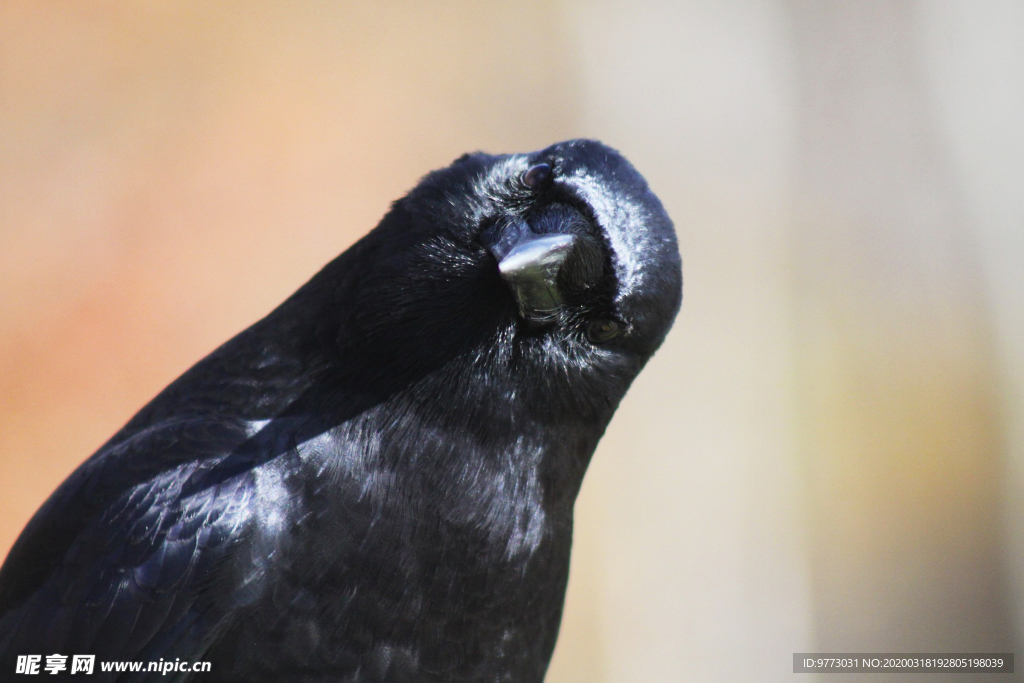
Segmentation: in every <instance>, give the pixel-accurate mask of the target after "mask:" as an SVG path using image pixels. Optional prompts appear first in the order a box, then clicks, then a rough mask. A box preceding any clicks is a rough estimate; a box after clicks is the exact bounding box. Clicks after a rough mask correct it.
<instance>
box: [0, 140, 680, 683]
mask: <svg viewBox="0 0 1024 683" xmlns="http://www.w3.org/2000/svg"><path fill="white" fill-rule="evenodd" d="M540 165H547V166H548V168H543V167H540ZM531 169H532V170H531ZM510 226H518V227H515V228H513V227H510ZM523 226H526V227H525V228H524V227H523ZM527 228H528V229H527ZM513 230H519V231H520V232H521V233H523V234H524V235H525V236H526V237H527V238H533V237H536V236H538V235H539V236H545V235H554V234H571V235H573V236H574V237H573V240H574V241H573V245H574V246H573V248H572V251H571V253H569V255H568V257H566V258H565V263H564V264H561V261H559V264H561V265H560V268H561V269H560V270H559V271H558V279H557V283H556V284H555V285H553V286H554V287H556V288H557V290H558V291H557V292H554V294H555V295H557V296H555V297H554V299H552V298H551V297H547V298H545V299H544V301H549V300H554V301H558V302H560V303H559V305H558V308H557V310H556V311H554V313H552V314H551V315H547V313H546V312H545V315H544V316H539V315H538V316H536V317H535V319H528V317H524V311H528V310H529V305H528V304H524V303H523V301H522V300H520V301H518V302H517V298H516V297H515V296H513V294H512V291H511V290H510V288H509V287H508V286H506V282H505V281H503V279H502V276H501V275H500V274H499V271H498V263H497V260H496V257H495V254H498V255H499V256H498V258H502V257H503V255H504V253H505V252H506V251H508V249H509V244H506V243H507V242H508V241H509V240H510V239H512V237H508V236H509V235H512V236H513V237H515V239H519V238H520V236H518V233H516V234H513V232H512V231H513ZM502 240H504V242H503V241H502ZM517 296H518V295H517ZM524 296H525V295H524ZM680 299H681V270H680V261H679V255H678V251H677V247H676V240H675V234H674V232H673V229H672V224H671V222H670V220H669V219H668V217H667V215H666V214H665V212H664V210H663V209H662V207H661V204H660V203H659V201H658V200H657V198H656V197H655V196H654V195H653V194H652V193H651V192H650V190H649V189H648V187H647V185H646V183H645V181H644V180H643V178H642V177H641V176H640V175H639V174H638V173H637V172H636V171H635V170H634V169H633V168H632V166H630V165H629V163H628V162H626V161H625V159H623V158H622V157H621V156H620V155H619V154H618V153H617V152H615V151H614V150H611V149H610V148H608V147H605V146H603V145H601V144H600V143H597V142H593V141H583V140H577V141H570V142H565V143H560V144H557V145H553V146H552V147H549V148H548V149H545V150H542V151H539V152H535V153H532V154H519V155H503V156H489V155H485V154H472V155H466V156H463V157H461V158H460V159H458V160H456V161H455V162H454V163H453V164H452V165H451V166H450V167H448V168H445V169H442V170H440V171H436V172H434V173H431V174H430V175H428V176H427V177H426V178H424V179H423V181H422V182H421V183H420V184H419V185H418V186H417V187H416V188H415V189H413V190H412V191H411V192H410V193H409V194H408V195H407V196H406V197H405V198H403V199H401V200H399V201H397V202H396V203H395V204H394V206H393V207H392V209H391V211H390V212H389V213H388V214H387V215H386V216H385V217H384V219H383V220H382V221H381V223H380V225H379V226H378V227H377V228H376V229H375V230H373V231H372V232H370V233H369V234H368V235H367V236H366V237H364V238H363V239H362V240H360V241H359V242H358V243H356V244H355V245H354V246H353V247H352V248H351V249H349V250H348V251H346V252H345V253H344V254H342V255H341V256H339V257H338V258H337V259H335V260H334V261H332V262H331V263H329V264H328V265H327V266H326V267H324V269H323V270H322V271H320V273H318V274H317V275H316V276H314V277H313V279H312V280H310V281H309V282H308V283H307V284H306V285H305V286H303V287H302V288H301V289H300V290H299V291H298V292H296V293H295V294H294V295H293V296H292V297H290V298H289V299H288V300H287V301H285V302H284V303H283V304H281V306H279V307H278V308H277V309H276V310H275V311H273V312H272V313H271V314H270V315H269V316H267V317H266V318H265V319H263V320H261V321H260V322H258V323H256V324H255V325H253V326H252V327H250V328H249V329H247V330H245V331H244V332H242V333H241V334H239V335H238V336H236V337H235V338H234V339H232V340H231V341H229V342H227V343H226V344H224V345H223V346H222V347H220V348H219V349H217V350H216V351H214V352H213V353H212V354H210V355H209V356H208V357H207V358H205V359H203V360H202V361H200V362H199V363H198V364H196V365H195V366H194V367H193V368H191V369H190V370H189V371H188V372H186V373H185V374H184V375H182V376H181V377H180V378H179V379H178V380H176V381H175V382H174V383H172V384H171V385H170V386H169V387H167V389H165V390H164V391H163V392H161V393H160V394H159V395H158V396H157V397H156V398H155V399H153V401H152V402H150V403H149V404H148V405H147V406H146V407H144V408H143V409H142V410H141V411H140V412H139V413H138V414H137V415H136V416H135V417H134V418H132V420H131V421H130V422H129V423H128V424H127V425H126V426H125V427H124V428H123V429H122V430H121V431H120V432H118V433H117V434H116V435H114V437H113V438H112V439H111V440H110V441H109V442H108V443H107V444H105V445H104V446H103V447H102V448H101V449H100V450H99V451H98V452H97V453H96V454H94V455H93V456H92V457H91V458H89V459H88V460H87V461H86V462H85V463H83V464H82V465H81V466H80V467H79V468H78V470H76V471H75V472H74V473H73V474H72V475H71V476H70V477H69V478H68V479H67V480H66V481H65V482H64V483H63V484H62V485H61V487H60V488H58V489H57V491H56V492H55V493H54V494H53V495H52V496H51V497H50V499H49V500H48V501H47V502H46V503H45V504H44V505H43V507H42V508H41V509H40V510H39V512H38V513H37V514H36V515H35V517H34V518H33V519H32V521H31V522H30V523H29V525H28V526H27V527H26V529H25V531H24V532H23V533H22V535H21V537H20V538H19V539H18V542H17V543H16V544H15V546H14V548H13V549H12V550H11V553H10V555H9V556H8V558H7V560H6V562H5V563H4V565H3V568H2V569H0V667H2V669H0V670H2V671H4V672H9V671H10V672H13V670H14V658H15V656H16V655H18V654H25V653H37V654H51V653H53V652H57V653H63V654H74V653H84V654H96V655H97V659H98V660H104V659H107V660H158V659H160V658H163V659H165V660H168V659H175V658H181V659H187V660H209V661H211V662H212V663H213V666H212V672H211V673H209V674H204V675H196V676H195V677H194V678H189V675H191V674H189V675H185V674H181V675H179V676H178V677H177V678H175V677H174V676H173V675H170V676H160V675H153V674H150V676H153V678H154V680H155V679H159V680H161V681H169V680H182V681H185V680H203V681H246V682H258V681H328V680H330V681H351V682H370V681H389V682H401V681H488V682H493V681H517V682H524V681H527V682H528V681H540V680H542V679H543V676H544V672H545V669H546V667H547V663H548V660H549V659H550V656H551V652H552V649H553V647H554V642H555V637H556V635H557V631H558V624H559V620H560V618H561V610H562V602H563V598H564V591H565V584H566V579H567V575H568V563H569V550H570V545H571V536H572V506H573V502H574V500H575V498H576V494H577V492H578V490H579V486H580V483H581V481H582V477H583V473H584V471H585V469H586V467H587V464H588V462H589V459H590V456H591V454H592V453H593V450H594V448H595V446H596V445H597V442H598V439H599V438H600V437H601V435H602V433H603V432H604V429H605V427H606V426H607V424H608V421H609V420H610V419H611V416H612V413H613V412H614V410H615V408H616V406H617V405H618V403H619V401H620V400H621V398H622V396H623V395H624V393H625V391H626V389H627V388H628V387H629V384H630V383H631V381H632V380H633V378H634V377H635V376H636V374H637V373H638V372H639V371H640V369H641V368H642V367H643V365H644V363H645V362H646V361H647V359H648V358H649V357H650V355H651V354H652V353H653V352H654V351H655V350H656V349H657V347H658V346H659V345H660V343H661V341H662V339H663V338H664V336H665V334H666V333H667V332H668V329H669V327H670V325H671V323H672V320H673V318H674V317H675V314H676V311H677V310H678V307H679V303H680ZM517 303H518V304H519V305H518V306H517ZM636 457H643V455H642V454H637V455H636ZM3 675H7V674H6V673H4V674H3ZM88 680H93V681H101V680H112V679H111V678H109V677H107V678H105V677H104V675H103V674H101V673H100V672H98V671H97V673H96V674H94V675H93V676H90V677H88ZM118 680H147V679H146V678H145V674H142V675H139V674H136V677H135V678H131V677H130V676H129V675H125V674H122V677H121V678H120V679H118Z"/></svg>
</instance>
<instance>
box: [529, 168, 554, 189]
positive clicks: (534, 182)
mask: <svg viewBox="0 0 1024 683" xmlns="http://www.w3.org/2000/svg"><path fill="white" fill-rule="evenodd" d="M550 178H551V167H550V166H548V165H547V164H537V165H536V166H533V167H532V168H530V170H528V171H527V172H526V173H524V174H523V183H524V184H525V185H526V186H527V187H528V188H530V189H531V190H536V189H537V188H539V187H540V186H541V185H543V184H544V183H546V182H547V181H548V180H549V179H550Z"/></svg>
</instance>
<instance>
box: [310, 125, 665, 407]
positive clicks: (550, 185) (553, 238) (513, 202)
mask: <svg viewBox="0 0 1024 683" xmlns="http://www.w3.org/2000/svg"><path fill="white" fill-rule="evenodd" d="M332 273H333V274H332ZM322 276H324V277H326V278H327V279H328V280H329V281H331V282H333V283H335V284H334V285H332V289H334V291H335V292H336V294H335V296H334V297H333V298H334V300H335V301H336V302H337V306H336V308H335V310H342V311H344V314H343V320H342V321H341V327H342V329H341V332H340V335H339V337H340V339H341V345H342V346H343V347H345V349H344V351H345V354H346V355H347V357H348V358H350V359H351V358H353V354H354V355H355V356H356V357H358V358H359V359H360V362H359V363H358V365H359V367H360V368H363V369H366V372H370V369H371V368H375V370H374V371H373V372H372V379H373V381H374V382H379V381H380V380H379V378H380V377H381V375H382V373H383V374H386V375H387V376H388V377H390V378H401V377H411V376H414V375H418V376H422V375H423V373H429V372H431V371H432V369H433V368H438V367H441V366H444V365H446V364H447V363H449V362H450V361H451V360H452V359H454V358H458V357H463V358H465V357H466V356H467V355H468V356H473V357H475V358H485V357H486V358H490V359H492V360H494V359H495V358H497V357H499V356H500V357H501V358H503V359H504V361H502V362H505V364H506V365H508V363H510V362H513V361H512V359H518V360H517V361H515V362H518V364H519V365H518V367H519V368H520V370H521V371H522V372H521V374H520V376H523V374H522V373H527V374H528V373H529V371H530V368H532V369H533V370H537V372H536V373H535V375H534V376H533V378H532V379H537V378H540V379H539V380H538V381H541V382H544V381H547V380H545V379H543V378H544V377H551V376H566V372H562V371H560V369H561V370H565V369H566V368H567V367H568V366H571V368H570V370H571V371H572V372H573V373H575V374H576V375H577V376H583V375H590V376H593V375H595V374H597V375H603V376H604V377H606V378H608V377H612V376H615V377H619V378H621V380H622V381H620V382H618V384H619V385H620V388H621V391H619V390H615V391H611V392H610V398H609V401H611V402H612V403H617V397H621V393H624V391H625V388H626V387H627V386H628V384H629V382H631V381H632V379H633V377H635V375H636V374H637V373H638V372H639V371H640V369H641V368H642V367H643V364H644V363H645V362H646V360H647V359H648V358H649V357H650V356H651V354H653V353H654V351H655V350H656V349H657V348H658V346H659V345H660V344H661V342H662V340H663V339H664V338H665V335H666V334H667V332H668V330H669V328H670V327H671V325H672V322H673V319H674V318H675V315H676V313H677V311H678V309H679V306H680V302H681V298H682V271H681V262H680V257H679V251H678V247H677V244H676V236H675V232H674V229H673V226H672V221H671V220H670V219H669V217H668V215H667V214H666V213H665V210H664V208H663V207H662V205H661V202H660V201H659V200H658V198H657V197H656V196H655V195H654V194H653V193H652V192H651V190H650V189H649V188H648V185H647V182H646V181H645V180H644V178H643V177H642V176H641V175H640V174H639V173H638V172H637V171H636V169H634V168H633V166H632V165H631V164H630V163H629V162H628V161H627V160H626V159H625V158H624V157H623V156H622V155H621V154H619V153H618V152H616V151H615V150H613V149H611V148H610V147H607V146H605V145H603V144H601V143H599V142H596V141H592V140H571V141H567V142H562V143H558V144H555V145H552V146H550V147H548V148H546V149H543V150H540V151H537V152H532V153H526V154H505V155H489V154H483V153H474V154H466V155H463V156H462V157H459V158H458V159H456V160H455V161H454V162H453V163H452V164H451V165H450V166H448V167H446V168H443V169H440V170H438V171H434V172H432V173H430V174H428V175H427V176H426V177H424V178H423V179H422V180H421V181H420V183H419V184H418V185H417V186H416V187H415V188H413V190H412V191H410V192H409V194H407V195H406V196H405V197H403V198H402V199H399V200H398V201H396V202H395V204H394V205H393V207H392V209H391V211H390V212H389V213H388V214H387V215H386V216H385V217H384V219H383V220H382V221H381V224H380V225H379V226H378V227H377V228H376V229H375V230H374V231H372V232H371V233H370V234H369V235H367V236H366V237H365V238H364V239H363V240H361V241H360V242H359V243H357V244H356V245H355V246H354V247H353V248H352V249H350V250H349V251H348V252H346V253H345V254H343V255H342V257H340V258H339V259H338V260H337V261H336V262H335V263H334V264H332V265H331V266H329V267H328V268H327V269H325V273H323V274H322ZM318 279H322V278H318ZM315 282H316V281H314V282H311V283H310V284H311V285H314V284H315ZM338 283H341V286H340V287H338V286H336V285H337V284H338ZM334 329H335V330H336V329H337V328H336V327H335V328H334ZM530 359H533V361H536V362H533V363H530V362H523V361H524V360H526V361H529V360H530ZM526 366H530V367H526ZM554 366H558V367H554ZM538 368H539V370H538ZM552 369H554V370H555V371H556V372H550V371H551V370H552ZM602 371H603V372H602ZM360 372H362V371H360ZM360 381H362V380H360ZM396 381H397V379H396ZM577 388H578V387H577V386H576V385H574V386H573V388H572V391H571V392H570V393H574V394H577V393H580V392H579V391H577ZM602 391H603V390H602ZM604 393H606V394H607V393H608V392H604Z"/></svg>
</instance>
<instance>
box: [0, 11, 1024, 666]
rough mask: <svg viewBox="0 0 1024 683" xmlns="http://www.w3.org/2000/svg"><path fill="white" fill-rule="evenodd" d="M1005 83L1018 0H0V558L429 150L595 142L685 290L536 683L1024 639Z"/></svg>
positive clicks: (366, 216) (356, 231)
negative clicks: (659, 214) (638, 194)
mask: <svg viewBox="0 0 1024 683" xmlns="http://www.w3.org/2000/svg"><path fill="white" fill-rule="evenodd" d="M1022 112H1024V4H1022V3H1021V2H1019V0H991V1H984V2H982V1H979V0H928V1H924V0H922V1H920V2H912V1H903V0H884V1H881V0H841V1H835V2H828V3H823V2H817V1H815V0H771V1H766V0H714V1H712V0H705V1H702V2H695V1H679V0H676V1H673V2H663V3H643V2H635V1H630V2H626V1H625V0H622V1H619V0H605V1H594V2H583V1H576V0H565V1H563V2H535V1H533V0H521V1H520V2H514V3H507V2H501V3H499V2H470V1H468V0H466V1H455V0H449V1H444V2H431V3H422V2H413V1H411V0H410V1H408V2H394V1H392V2H312V1H302V2H289V3H271V2H253V1H251V0H246V1H245V2H241V1H232V2H220V3H215V4H211V3H202V2H180V1H175V2H171V1H147V2H142V1H139V2H130V3H123V2H112V1H100V0H97V1H95V2H89V3H79V2H70V1H66V2H37V1H35V0H32V1H28V0H24V1H22V0H8V1H7V2H4V3H2V4H0V554H5V553H6V551H7V549H8V548H9V547H10V544H11V543H13V541H14V539H15V537H16V536H17V534H18V532H19V531H20V529H21V528H22V526H23V525H24V524H25V522H26V521H27V520H28V518H29V516H30V515H31V514H32V513H33V512H34V510H35V509H36V508H37V507H38V506H39V505H40V503H42V501H43V500H44V499H45V497H46V496H47V495H48V494H49V493H50V492H51V491H52V490H53V488H54V487H55V486H56V485H57V484H58V483H59V482H60V481H61V480H62V479H63V478H64V477H65V476H66V475H67V474H68V473H69V472H70V471H71V470H72V469H73V468H74V467H75V466H76V465H77V464H78V463H79V462H81V461H82V460H83V459H84V458H85V457H86V456H87V455H88V454H89V453H91V452H92V451H93V450H94V449H95V448H96V447H97V446H99V445H100V444H101V443H102V442H103V441H104V440H105V439H106V438H107V437H108V436H110V435H111V434H112V433H113V432H114V431H115V430H116V429H117V428H119V427H120V426H121V425H122V424H123V423H124V422H125V421H126V420H127V419H128V418H129V417H130V416H131V415H132V414H133V413H134V412H135V411H136V410H137V409H138V408H139V407H141V406H142V404H143V403H145V402H146V401H147V400H148V399H149V398H151V397H152V396H153V395H154V394H155V393H156V392H157V391H158V390H160V389H161V388H162V387H163V386H164V385H165V384H167V383H168V382H169V381H170V380H172V379H174V378H175V377H176V376H177V375H178V374H180V373H181V372H182V371H184V370H185V369H186V368H187V367H188V366H189V365H191V364H192V363H193V362H195V361H196V360H198V359H199V358H200V357H202V356H203V355H205V354H206V353H207V352H209V351H210V350H212V349H213V348H214V347H215V346H217V345H218V344H219V343H221V342H222V341H224V340H226V339H227V338H228V337H230V336H231V335H233V334H234V333H235V332H238V331H239V330H241V329H242V328H243V327H245V326H247V325H248V324H250V323H251V322H253V321H255V320H256V319H258V318H259V317H261V316H262V315H263V314H265V313H266V312H268V311H269V310H270V309H271V308H272V307H273V306H275V305H276V304H277V303H278V302H280V301H281V300H283V299H284V298H285V297H286V296H287V295H288V294H289V293H290V292H292V291H293V290H294V289H295V288H297V287H298V286H299V285H300V284H302V283H303V282H304V281H305V280H306V279H307V278H308V277H309V276H311V275H312V274H313V273H314V272H315V271H316V270H317V269H318V268H319V267H320V266H321V265H322V264H324V263H325V262H326V261H328V260H329V259H331V258H332V257H333V256H334V255H336V254H337V253H339V252H341V251H342V250H343V249H345V248H346V247H347V246H348V245H349V244H351V243H352V242H353V241H354V240H356V239H357V238H358V237H359V236H361V235H362V234H364V233H365V232H366V231H368V230H369V229H370V228H372V227H373V226H374V225H375V224H376V222H377V220H378V219H379V218H380V216H381V215H383V213H384V212H385V210H386V209H387V208H388V204H389V202H390V201H392V200H393V199H395V198H397V197H399V196H400V195H401V194H402V193H404V192H405V191H406V190H407V189H409V188H410V187H412V186H413V185H414V184H415V183H416V182H417V180H418V178H419V177H420V176H421V175H423V174H424V173H426V172H427V171H429V170H431V169H433V168H436V167H439V166H442V165H446V164H447V163H449V162H450V161H451V160H452V159H453V158H455V157H456V156H458V155H460V154H461V153H463V152H465V151H469V150H476V149H482V150H485V151H490V152H514V151H527V150H534V149H538V148H541V147H544V146H546V145H548V144H550V143H551V142H554V141H557V140H561V139H566V138H572V137H595V138H599V139H601V140H603V141H604V142H606V143H608V144H611V145H612V146H614V147H617V148H619V149H620V150H621V151H622V152H623V153H624V154H625V155H626V156H627V157H628V158H630V159H631V160H632V161H633V163H634V164H635V165H636V166H637V167H638V168H639V169H640V171H641V172H642V173H644V174H645V175H646V176H647V178H648V180H649V181H650V183H651V185H652V187H653V188H654V190H655V192H656V193H658V194H659V195H660V196H661V198H662V200H663V201H664V203H665V205H666V207H667V209H668V211H669V213H670V215H671V216H672V217H673V218H674V220H675V221H676V226H677V229H678V232H679V237H680V248H681V251H682V254H683V261H684V273H685V280H686V285H685V297H684V303H683V308H682V312H681V314H680V316H679V319H678V321H677V322H676V326H675V329H674V330H673V332H672V334H671V335H670V336H669V338H668V340H667V342H666V343H665V346H664V347H663V348H662V350H661V351H660V352H659V354H658V355H657V356H656V357H655V358H654V360H653V361H652V362H651V364H650V366H649V367H648V369H647V371H646V372H645V373H644V374H643V375H642V376H641V377H640V379H639V380H638V381H637V382H636V384H635V385H634V388H633V389H632V391H631V393H630V394H629V396H628V397H627V398H626V400H625V402H624V403H623V405H622V408H621V409H620V411H619V413H618V414H617V416H616V418H615V420H614V421H613V423H612V426H611V428H610V429H609V431H608V434H607V436H606V438H605V439H604V441H603V442H602V444H601V446H600V448H599V449H598V452H597V455H596V456H595V459H594V462H593V465H592V466H591V470H590V472H589V473H588V475H587V480H586V482H585V484H584V487H583V492H582V494H581V496H580V498H579V501H578V504H577V515H578V521H577V540H576V545H575V550H574V558H573V568H572V577H571V582H570V589H569V597H568V603H567V611H566V615H565V620H564V623H563V629H562V635H561V638H560V641H559V644H558V649H557V652H556V655H555V660H554V662H553V664H552V668H551V672H550V675H549V677H548V680H549V681H550V682H551V683H567V682H570V681H574V682H575V681H580V682H583V681H586V682H589V683H613V682H614V683H617V682H627V681H629V682H633V681H636V682H641V681H642V682H645V683H650V682H657V681H701V682H704V681H742V680H757V681H780V680H791V679H792V678H794V677H795V678H798V679H799V680H814V679H815V677H814V676H811V675H801V676H795V675H794V674H792V673H791V666H792V653H793V652H799V651H889V652H895V651H917V652H937V651H947V652H955V651H990V652H997V651H1011V650H1014V649H1016V650H1017V652H1018V654H1021V653H1024V647H1021V643H1022V638H1024V636H1022V634H1024V113H1022ZM1021 666H1022V665H1021V663H1018V667H1019V668H1020V667H1021ZM887 679H888V680H897V677H886V676H878V677H877V678H874V679H873V680H878V681H884V680H887ZM969 679H970V677H969V676H964V675H959V676H951V677H948V678H943V677H940V676H932V677H929V680H956V681H965V680H969ZM915 680H917V679H915Z"/></svg>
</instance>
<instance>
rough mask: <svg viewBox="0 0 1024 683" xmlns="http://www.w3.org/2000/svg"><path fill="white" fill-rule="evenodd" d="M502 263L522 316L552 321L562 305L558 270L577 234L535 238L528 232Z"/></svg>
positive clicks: (545, 321) (535, 321)
mask: <svg viewBox="0 0 1024 683" xmlns="http://www.w3.org/2000/svg"><path fill="white" fill-rule="evenodd" d="M524 233H525V234H523V233H521V234H520V239H519V240H518V241H517V242H516V243H515V244H514V245H513V246H512V248H511V249H510V250H509V252H508V253H507V254H505V256H504V257H503V258H500V260H499V261H498V271H499V272H500V273H501V278H502V279H503V280H504V281H505V283H506V284H508V286H509V288H510V289H511V290H512V294H513V296H515V298H516V303H517V304H518V306H519V313H520V315H522V316H523V317H524V318H525V319H527V320H529V321H530V322H533V323H547V322H552V321H554V319H555V318H556V317H557V316H558V308H559V306H561V305H562V294H561V292H559V290H558V282H557V281H558V271H559V270H561V268H562V264H564V263H565V259H566V257H567V256H568V255H569V252H570V251H572V248H573V245H574V244H575V243H576V236H575V235H535V234H533V233H532V232H530V231H529V230H528V229H527V230H526V231H524Z"/></svg>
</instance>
